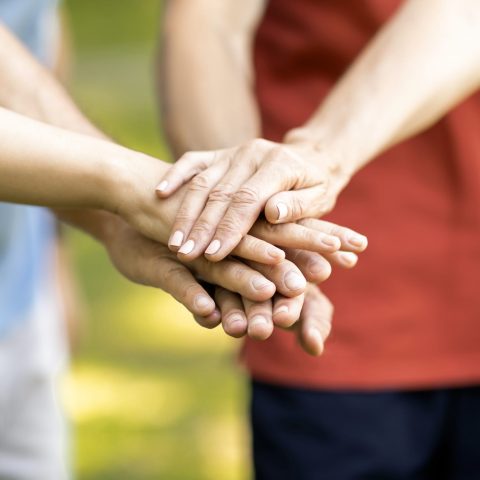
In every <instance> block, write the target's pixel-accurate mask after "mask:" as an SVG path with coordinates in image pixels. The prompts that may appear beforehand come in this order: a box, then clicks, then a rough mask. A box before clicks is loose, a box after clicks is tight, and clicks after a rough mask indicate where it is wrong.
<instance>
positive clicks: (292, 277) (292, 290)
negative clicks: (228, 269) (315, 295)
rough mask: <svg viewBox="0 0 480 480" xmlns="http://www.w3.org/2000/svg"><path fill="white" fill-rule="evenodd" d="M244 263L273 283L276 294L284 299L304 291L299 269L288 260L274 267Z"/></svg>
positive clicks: (304, 284)
mask: <svg viewBox="0 0 480 480" xmlns="http://www.w3.org/2000/svg"><path fill="white" fill-rule="evenodd" d="M246 263H247V265H250V266H251V267H252V268H253V269H254V270H256V271H257V272H259V273H261V274H262V275H263V276H264V277H265V278H268V279H269V280H270V281H271V282H273V283H274V284H275V287H276V290H277V292H278V293H280V294H282V295H285V296H286V297H296V296H297V295H300V294H302V293H303V292H304V291H305V288H306V286H307V281H306V280H305V277H304V276H303V275H302V272H301V271H300V270H299V268H298V267H297V266H296V265H295V264H294V263H292V262H290V261H288V260H284V261H283V262H280V263H277V264H276V265H264V264H262V263H257V262H251V261H246Z"/></svg>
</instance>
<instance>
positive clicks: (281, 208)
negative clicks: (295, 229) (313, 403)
mask: <svg viewBox="0 0 480 480" xmlns="http://www.w3.org/2000/svg"><path fill="white" fill-rule="evenodd" d="M277 211H278V217H277V219H278V220H283V219H284V218H286V217H287V215H288V207H287V206H286V205H285V204H284V203H282V202H279V203H277Z"/></svg>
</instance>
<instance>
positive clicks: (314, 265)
mask: <svg viewBox="0 0 480 480" xmlns="http://www.w3.org/2000/svg"><path fill="white" fill-rule="evenodd" d="M329 267H330V264H329V263H326V262H325V263H324V262H316V261H313V262H310V263H309V264H308V269H309V271H310V273H313V275H318V274H319V273H322V272H324V271H325V272H327V271H328V272H329V273H330V271H331V268H329ZM327 269H328V270H327Z"/></svg>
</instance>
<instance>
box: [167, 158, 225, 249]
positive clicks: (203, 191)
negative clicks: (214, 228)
mask: <svg viewBox="0 0 480 480" xmlns="http://www.w3.org/2000/svg"><path fill="white" fill-rule="evenodd" d="M225 169H226V167H225V164H223V163H216V164H214V165H212V166H211V167H210V168H207V169H206V170H204V171H203V172H202V173H200V174H198V175H196V176H195V177H193V178H192V180H191V181H190V183H189V184H188V188H187V191H186V192H185V196H184V197H183V200H182V203H181V204H180V207H179V209H178V212H177V215H176V217H175V222H174V224H173V227H172V234H171V236H170V238H169V240H168V246H169V248H170V250H172V251H177V250H179V251H181V252H182V253H184V254H186V253H190V252H191V251H192V250H193V249H194V248H195V244H194V243H193V242H192V241H185V239H186V238H187V237H188V235H189V233H190V230H191V228H192V227H193V225H194V224H195V221H196V219H197V218H198V216H199V215H200V214H201V212H202V210H203V208H204V206H205V202H206V201H207V198H208V194H209V192H210V190H211V189H212V188H213V187H214V186H215V185H216V183H217V182H218V181H219V180H220V178H222V175H223V174H224V173H225ZM179 247H180V248H179Z"/></svg>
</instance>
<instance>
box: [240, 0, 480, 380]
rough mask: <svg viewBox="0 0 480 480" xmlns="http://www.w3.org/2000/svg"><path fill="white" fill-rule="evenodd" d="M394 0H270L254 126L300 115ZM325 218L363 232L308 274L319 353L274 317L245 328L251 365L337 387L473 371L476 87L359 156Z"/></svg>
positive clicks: (479, 290) (479, 252)
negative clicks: (350, 253)
mask: <svg viewBox="0 0 480 480" xmlns="http://www.w3.org/2000/svg"><path fill="white" fill-rule="evenodd" d="M400 3H401V2H400V1H397V0H270V2H269V6H268V9H267V12H266V15H265V17H264V19H263V21H262V23H261V25H260V27H259V30H258V35H257V38H256V43H255V65H256V81H257V84H256V89H257V95H258V101H259V105H260V109H261V114H262V119H263V128H264V135H265V136H266V137H267V138H269V139H273V140H281V139H282V137H283V135H284V134H285V132H286V131H287V130H289V129H291V128H292V127H295V126H299V125H302V124H303V123H304V122H305V121H306V120H307V119H308V118H309V117H310V116H311V115H312V113H313V112H314V110H315V109H316V108H317V106H318V105H319V104H320V103H321V101H322V99H323V98H325V96H326V95H327V94H328V91H329V89H330V88H331V87H332V85H334V83H335V82H336V81H337V80H338V79H339V77H340V75H341V74H342V73H343V72H344V71H345V69H346V68H347V67H348V66H349V65H350V64H351V62H352V61H353V60H354V59H355V57H356V56H357V55H358V53H359V52H360V50H361V49H362V47H364V46H365V45H366V44H367V42H368V41H369V40H370V39H371V38H372V36H373V35H374V34H375V32H376V31H377V30H378V28H379V27H381V25H382V24H383V23H384V22H385V21H386V20H387V19H388V17H389V16H390V15H392V14H393V13H394V11H395V9H396V8H397V7H398V6H399V5H400ZM401 90H402V85H401V84H399V85H398V92H397V93H398V95H401V94H402V93H401ZM328 218H329V219H331V220H332V221H335V222H337V223H339V224H341V225H346V226H350V227H352V228H355V229H357V230H358V231H360V232H362V233H364V234H366V235H367V236H368V238H369V242H370V244H369V248H368V250H367V251H366V252H365V253H364V254H362V255H361V257H360V261H359V264H358V266H357V267H356V268H355V269H353V270H351V271H341V270H339V269H335V271H334V273H333V275H332V277H331V278H330V279H329V280H328V281H327V282H325V283H324V284H323V285H322V286H321V288H322V290H323V291H324V292H325V293H326V294H327V296H328V297H329V298H330V299H331V301H332V302H333V304H334V305H335V315H334V319H333V329H332V335H331V337H330V339H329V340H328V342H327V344H326V350H325V353H324V355H323V356H321V357H319V358H313V357H310V356H308V355H307V354H306V353H303V352H302V351H301V350H300V347H298V346H297V345H296V342H295V338H294V336H293V335H292V334H291V333H289V332H284V331H276V332H275V333H274V335H273V336H272V338H271V339H269V340H268V341H266V342H255V341H252V340H248V341H247V343H246V345H245V350H244V358H245V360H246V364H247V366H248V368H249V370H250V371H251V373H252V375H253V377H254V378H256V379H259V380H264V381H269V382H274V383H279V384H284V385H297V386H308V387H317V388H342V389H345V388H346V389H349V388H357V389H379V388H419V387H425V388H427V387H436V386H454V385H465V384H473V383H477V382H480V96H479V95H475V96H474V97H471V98H470V99H468V101H466V102H464V103H463V104H462V105H460V106H458V107H457V108H455V110H453V111H452V112H451V113H449V115H448V116H447V117H445V118H444V119H442V120H441V121H440V122H438V123H437V124H436V125H435V126H434V127H433V128H430V129H429V130H428V131H426V132H424V133H422V134H421V135H418V136H416V137H415V138H412V139H411V140H409V141H407V142H404V143H402V144H401V145H399V146H397V147H395V148H393V149H392V150H390V151H389V152H388V153H386V154H384V155H382V156H381V157H379V158H377V159H375V160H374V161H372V162H371V163H370V164H369V165H368V166H366V167H365V168H364V169H363V170H362V171H360V172H359V173H358V174H357V175H356V176H355V177H354V179H353V180H352V181H351V183H350V184H349V186H348V187H347V189H346V190H345V191H344V192H343V193H342V194H341V195H340V198H339V200H338V203H337V206H336V208H335V210H334V212H333V213H332V214H331V215H329V216H328Z"/></svg>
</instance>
